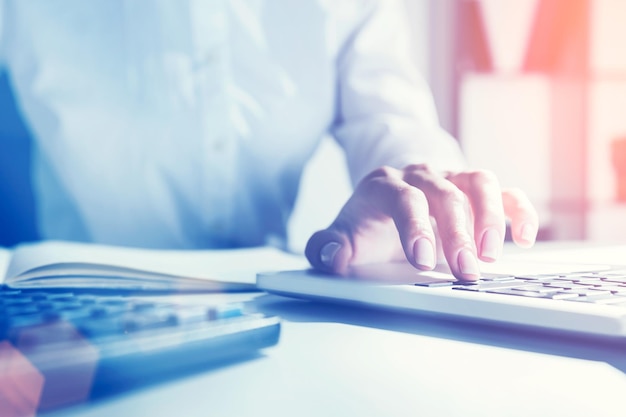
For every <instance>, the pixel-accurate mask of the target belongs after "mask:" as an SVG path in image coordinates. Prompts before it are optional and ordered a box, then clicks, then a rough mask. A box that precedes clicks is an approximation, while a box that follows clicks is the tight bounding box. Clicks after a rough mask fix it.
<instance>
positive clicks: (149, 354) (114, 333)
mask: <svg viewBox="0 0 626 417" xmlns="http://www.w3.org/2000/svg"><path fill="white" fill-rule="evenodd" d="M183 299H185V297H184V296H166V297H163V296H161V297H149V298H147V297H137V296H119V295H106V294H93V293H91V294H89V293H78V292H71V291H68V292H65V291H63V292H46V291H19V290H12V289H9V288H7V287H1V289H0V368H1V369H4V370H14V371H15V372H16V373H17V374H16V375H10V378H11V380H12V381H20V380H22V379H23V380H25V381H32V380H33V378H32V375H31V374H32V373H34V374H39V375H41V376H42V377H43V381H44V388H43V393H41V392H40V396H41V404H38V407H39V409H40V410H41V409H50V408H55V407H56V406H59V405H65V404H70V403H74V402H77V398H76V397H77V394H76V393H77V392H82V393H83V395H82V397H81V398H78V401H82V400H85V399H87V398H85V397H89V396H98V395H101V394H106V391H110V390H111V389H114V388H115V389H117V388H119V387H120V386H124V385H125V384H127V383H128V381H131V380H132V381H140V382H141V381H150V380H151V378H152V379H153V378H155V377H156V378H160V377H163V376H165V377H167V376H169V375H171V374H173V373H177V372H181V370H185V369H187V370H197V369H202V367H203V366H207V365H208V366H209V367H212V366H219V365H220V364H223V363H225V362H226V363H228V362H229V361H233V360H239V359H240V358H245V357H254V356H255V355H258V350H259V349H261V348H264V347H268V346H271V345H274V344H276V343H277V341H278V337H279V331H280V322H279V320H278V318H276V317H267V316H263V315H261V314H251V313H246V312H244V311H243V309H242V305H241V304H222V305H203V304H198V303H196V304H189V303H188V299H187V300H186V301H185V302H184V303H183ZM155 300H156V301H155ZM77 369H78V370H79V371H77ZM29 370H30V371H29ZM7 372H8V371H7ZM7 372H5V373H4V374H2V375H0V385H1V383H2V379H3V378H5V379H6V378H8V377H9V376H7V375H8V374H7ZM12 372H13V371H12ZM29 372H30V373H31V374H29ZM29 375H31V376H29ZM76 375H91V376H90V377H89V379H88V380H87V381H82V380H80V378H77V377H76ZM85 378H86V377H85ZM68 381H78V382H76V383H77V386H76V387H75V389H73V390H72V389H70V390H69V391H68V393H67V395H66V396H65V397H64V396H63V395H61V394H59V393H58V392H56V391H55V392H56V393H55V394H54V395H52V394H51V395H50V398H48V399H46V395H45V394H46V386H47V387H62V386H67V384H68ZM12 384H13V383H12ZM24 386H28V384H26V383H25V385H24ZM51 389H54V390H57V391H58V389H60V388H51ZM85 390H86V391H85ZM40 391H41V390H40ZM31 394H32V393H30V392H27V393H23V395H26V396H28V395H31ZM79 397H80V396H79ZM0 414H1V413H0Z"/></svg>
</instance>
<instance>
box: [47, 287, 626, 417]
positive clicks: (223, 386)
mask: <svg viewBox="0 0 626 417" xmlns="http://www.w3.org/2000/svg"><path fill="white" fill-rule="evenodd" d="M194 297H197V296H194ZM202 297H209V298H211V297H213V298H215V297H226V298H228V297H232V298H241V297H244V298H247V299H249V303H248V306H249V308H250V309H254V310H258V311H262V312H265V313H267V314H276V315H279V316H281V317H282V318H283V327H282V335H281V340H280V343H279V345H278V346H276V347H273V348H270V349H267V350H265V351H264V352H263V355H262V356H260V357H258V358H254V359H251V360H248V361H244V362H239V363H235V364H231V365H228V366H224V367H220V368H217V369H213V370H210V371H207V372H198V373H195V374H193V375H188V376H185V377H181V378H177V379H175V380H170V381H164V382H161V383H158V384H156V385H152V386H148V387H143V388H140V389H137V390H134V391H132V392H127V393H124V394H121V395H117V396H115V397H111V398H108V399H105V400H102V401H99V402H96V403H93V404H86V405H81V406H76V407H73V408H70V409H64V410H61V411H60V412H59V413H55V414H52V415H54V416H55V417H56V416H57V415H63V416H72V417H79V416H81V417H82V416H94V417H95V416H107V417H108V416H140V415H149V416H173V415H181V416H182V415H184V416H203V417H204V416H238V417H245V416H272V417H278V416H415V415H420V416H464V417H467V416H551V417H552V416H621V417H623V416H624V415H626V402H624V400H623V398H624V392H626V348H625V347H624V346H621V347H619V346H615V345H599V344H593V343H592V344H590V343H585V342H583V341H581V340H576V339H571V338H563V337H559V338H555V337H549V336H547V335H545V334H544V335H537V334H530V333H521V332H517V331H506V330H505V329H497V328H489V327H484V326H476V325H471V324H467V323H462V322H449V321H441V320H435V319H428V318H422V317H416V316H408V315H401V314H395V313H383V312H378V311H371V310H364V309H358V308H352V307H343V306H333V305H326V304H322V303H315V302H306V301H298V300H292V299H289V298H283V297H278V296H273V295H264V294H249V295H231V296H228V295H218V296H202Z"/></svg>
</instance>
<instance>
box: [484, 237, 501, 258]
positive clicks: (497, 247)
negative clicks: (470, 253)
mask: <svg viewBox="0 0 626 417" xmlns="http://www.w3.org/2000/svg"><path fill="white" fill-rule="evenodd" d="M501 250H502V238H501V237H500V233H498V231H497V230H496V229H488V230H487V231H486V232H485V234H483V240H482V242H481V244H480V255H481V256H482V257H483V258H486V259H490V260H492V261H495V260H496V259H498V258H499V257H500V251H501Z"/></svg>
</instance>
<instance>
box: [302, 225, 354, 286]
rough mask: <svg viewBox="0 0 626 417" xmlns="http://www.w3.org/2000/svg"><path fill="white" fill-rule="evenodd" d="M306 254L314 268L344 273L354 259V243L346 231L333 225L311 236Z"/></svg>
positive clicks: (333, 272) (332, 272)
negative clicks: (339, 229) (352, 243)
mask: <svg viewBox="0 0 626 417" xmlns="http://www.w3.org/2000/svg"><path fill="white" fill-rule="evenodd" d="M304 254H305V255H306V257H307V259H308V260H309V262H310V263H311V266H313V268H315V269H318V270H320V271H323V272H328V273H331V274H343V273H345V272H346V271H347V268H348V265H349V264H350V259H352V245H351V244H350V240H349V239H348V238H347V236H346V235H345V234H344V233H341V232H339V231H337V230H336V229H333V228H332V226H331V227H330V228H328V229H325V230H320V231H318V232H316V233H314V234H313V236H311V238H310V239H309V241H308V242H307V245H306V249H305V251H304Z"/></svg>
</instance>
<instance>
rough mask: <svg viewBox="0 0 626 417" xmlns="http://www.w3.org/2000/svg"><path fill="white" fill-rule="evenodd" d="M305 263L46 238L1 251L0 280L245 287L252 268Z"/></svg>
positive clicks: (19, 284)
mask: <svg viewBox="0 0 626 417" xmlns="http://www.w3.org/2000/svg"><path fill="white" fill-rule="evenodd" d="M2 264H4V267H3V266H2ZM306 265H307V263H306V261H305V260H304V259H303V258H302V257H300V256H295V255H290V254H288V253H285V252H282V251H280V250H278V249H275V248H271V247H262V248H251V249H236V250H194V251H189V250H153V249H137V248H125V247H116V246H107V245H96V244H86V243H70V242H61V241H48V242H42V243H35V244H28V245H22V246H18V247H17V248H16V249H15V250H13V251H10V250H4V251H2V252H0V273H1V274H2V275H0V282H2V283H4V284H5V285H7V286H8V287H11V288H19V289H27V288H73V289H77V288H85V289H107V290H149V291H249V290H254V289H255V275H256V272H257V271H260V270H268V269H276V268H278V267H285V266H291V267H293V268H297V267H305V266H306Z"/></svg>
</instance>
